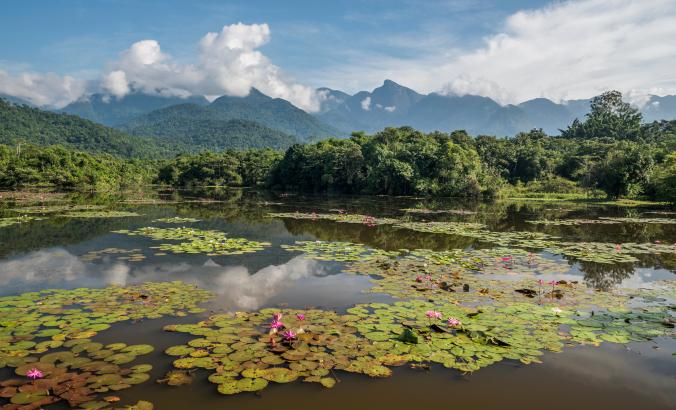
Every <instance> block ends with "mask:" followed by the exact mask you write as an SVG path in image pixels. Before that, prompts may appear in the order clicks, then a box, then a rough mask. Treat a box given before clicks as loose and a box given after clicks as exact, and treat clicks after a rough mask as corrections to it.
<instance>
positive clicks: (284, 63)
mask: <svg viewBox="0 0 676 410" xmlns="http://www.w3.org/2000/svg"><path fill="white" fill-rule="evenodd" d="M0 38H2V39H3V41H0V94H8V95H13V96H17V97H20V98H24V99H26V100H29V101H30V102H32V103H34V104H37V105H44V106H52V107H62V106H64V105H66V104H68V103H70V102H72V101H74V100H77V99H78V98H81V97H83V96H86V95H87V94H90V93H93V92H104V93H106V94H109V95H110V96H111V98H120V97H122V96H124V95H126V94H128V93H130V92H133V91H134V90H137V91H143V92H148V93H155V94H165V95H178V96H184V95H191V94H200V95H206V96H209V97H215V96H219V95H224V94H227V95H239V96H242V95H246V94H247V93H248V90H249V89H250V88H251V87H256V88H258V89H260V90H261V91H262V92H264V93H265V94H268V95H271V96H273V97H279V98H285V99H287V100H289V101H291V102H292V103H294V104H295V105H297V106H299V107H301V108H303V109H305V110H307V111H315V110H317V109H318V108H319V104H320V103H321V100H322V98H324V96H323V94H322V93H318V92H317V91H316V88H317V87H330V88H334V89H339V90H342V91H345V92H348V93H355V92H357V91H360V90H372V89H373V88H375V87H377V86H379V85H380V84H382V82H383V80H385V79H391V80H394V81H396V82H398V83H400V84H402V85H405V86H408V87H411V88H413V89H415V90H416V91H419V92H423V93H429V92H440V93H445V94H458V95H462V94H477V95H483V96H488V97H491V98H493V99H495V100H496V101H498V102H500V103H502V104H508V103H519V102H522V101H525V100H528V99H532V98H537V97H546V98H550V99H552V100H555V101H561V100H566V99H574V98H587V97H590V96H593V95H597V94H599V93H600V92H602V91H605V90H608V89H619V90H620V91H622V92H624V93H625V95H627V96H628V97H629V98H630V99H631V100H632V101H633V102H635V103H637V104H639V105H640V103H641V101H644V100H645V99H646V96H647V95H649V94H657V95H666V94H676V70H675V69H674V68H675V67H676V0H571V1H551V0H524V1H503V0H351V1H316V0H315V1H293V0H287V1H279V0H270V1H257V0H248V1H223V0H220V1H215V0H214V1H199V0H193V1H179V0H161V1H159V0H144V1H139V0H50V1H38V0H21V1H14V0H4V1H3V7H2V13H0Z"/></svg>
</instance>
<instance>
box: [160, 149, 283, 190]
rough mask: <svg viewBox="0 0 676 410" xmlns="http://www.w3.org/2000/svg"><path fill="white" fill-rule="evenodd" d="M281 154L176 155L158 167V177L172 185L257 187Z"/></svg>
mask: <svg viewBox="0 0 676 410" xmlns="http://www.w3.org/2000/svg"><path fill="white" fill-rule="evenodd" d="M281 156H282V154H281V153H280V152H277V151H274V150H272V149H260V150H248V151H233V150H228V151H224V152H219V153H215V152H203V153H200V154H196V155H179V156H178V157H176V158H175V159H174V160H172V161H170V162H168V163H166V164H165V165H164V166H162V167H161V168H160V170H159V173H158V177H157V180H158V182H160V183H162V184H168V185H172V186H175V187H194V186H257V185H260V184H262V183H264V182H265V181H266V179H267V178H268V174H269V173H270V169H271V168H272V167H273V166H274V165H275V164H276V163H277V162H278V161H279V159H280V158H281Z"/></svg>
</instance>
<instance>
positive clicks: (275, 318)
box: [272, 312, 282, 322]
mask: <svg viewBox="0 0 676 410" xmlns="http://www.w3.org/2000/svg"><path fill="white" fill-rule="evenodd" d="M281 319H282V313H281V312H277V313H273V314H272V321H273V322H279V321H280V320H281Z"/></svg>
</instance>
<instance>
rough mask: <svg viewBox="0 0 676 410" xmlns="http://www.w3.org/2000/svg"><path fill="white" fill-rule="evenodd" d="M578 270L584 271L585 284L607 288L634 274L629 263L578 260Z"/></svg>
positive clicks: (632, 266)
mask: <svg viewBox="0 0 676 410" xmlns="http://www.w3.org/2000/svg"><path fill="white" fill-rule="evenodd" d="M579 264H580V265H579V266H580V270H581V271H582V272H584V281H585V283H586V284H587V286H589V287H591V288H594V289H600V290H608V289H610V288H611V287H613V286H615V285H617V284H619V283H620V282H622V281H623V280H625V279H627V278H628V277H630V276H631V275H633V274H634V265H633V264H631V263H617V264H612V265H611V264H605V263H594V262H585V261H579Z"/></svg>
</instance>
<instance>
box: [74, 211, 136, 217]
mask: <svg viewBox="0 0 676 410" xmlns="http://www.w3.org/2000/svg"><path fill="white" fill-rule="evenodd" d="M63 216H65V217H68V218H128V217H132V216H141V215H140V214H137V213H136V212H127V211H72V212H67V213H65V214H64V215H63Z"/></svg>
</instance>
